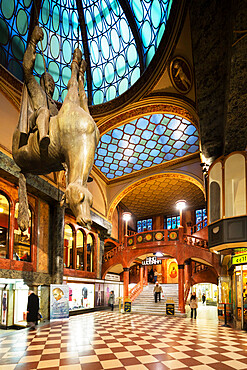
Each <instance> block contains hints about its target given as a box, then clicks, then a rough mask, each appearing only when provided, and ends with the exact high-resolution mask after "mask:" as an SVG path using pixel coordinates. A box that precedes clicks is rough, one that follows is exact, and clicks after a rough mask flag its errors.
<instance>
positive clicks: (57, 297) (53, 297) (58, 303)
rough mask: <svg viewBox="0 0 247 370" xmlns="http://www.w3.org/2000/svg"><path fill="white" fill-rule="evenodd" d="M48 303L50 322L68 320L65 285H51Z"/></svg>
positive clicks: (66, 288)
mask: <svg viewBox="0 0 247 370" xmlns="http://www.w3.org/2000/svg"><path fill="white" fill-rule="evenodd" d="M50 302H51V303H50V319H51V320H62V319H68V318H69V287H68V286H67V285H59V284H51V286H50Z"/></svg>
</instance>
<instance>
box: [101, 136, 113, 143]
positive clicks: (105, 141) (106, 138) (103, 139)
mask: <svg viewBox="0 0 247 370" xmlns="http://www.w3.org/2000/svg"><path fill="white" fill-rule="evenodd" d="M101 141H102V142H103V143H107V144H109V143H110V142H111V136H110V135H107V134H106V135H103V136H102V138H101Z"/></svg>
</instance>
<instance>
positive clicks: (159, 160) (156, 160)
mask: <svg viewBox="0 0 247 370" xmlns="http://www.w3.org/2000/svg"><path fill="white" fill-rule="evenodd" d="M161 162H162V158H154V163H155V164H160V163H161Z"/></svg>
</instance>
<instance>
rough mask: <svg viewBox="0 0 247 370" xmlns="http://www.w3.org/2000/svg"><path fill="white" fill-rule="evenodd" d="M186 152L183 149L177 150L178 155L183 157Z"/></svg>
mask: <svg viewBox="0 0 247 370" xmlns="http://www.w3.org/2000/svg"><path fill="white" fill-rule="evenodd" d="M185 153H186V151H185V150H182V149H181V150H178V151H177V153H176V155H177V156H178V157H183V156H184V155H185Z"/></svg>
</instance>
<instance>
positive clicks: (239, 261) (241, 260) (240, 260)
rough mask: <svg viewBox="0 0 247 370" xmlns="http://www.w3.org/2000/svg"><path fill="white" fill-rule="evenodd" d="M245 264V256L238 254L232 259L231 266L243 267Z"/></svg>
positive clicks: (246, 256)
mask: <svg viewBox="0 0 247 370" xmlns="http://www.w3.org/2000/svg"><path fill="white" fill-rule="evenodd" d="M246 263H247V254H239V255H236V256H233V257H232V265H245V264H246Z"/></svg>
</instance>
